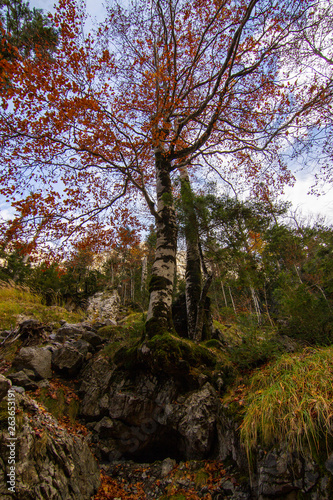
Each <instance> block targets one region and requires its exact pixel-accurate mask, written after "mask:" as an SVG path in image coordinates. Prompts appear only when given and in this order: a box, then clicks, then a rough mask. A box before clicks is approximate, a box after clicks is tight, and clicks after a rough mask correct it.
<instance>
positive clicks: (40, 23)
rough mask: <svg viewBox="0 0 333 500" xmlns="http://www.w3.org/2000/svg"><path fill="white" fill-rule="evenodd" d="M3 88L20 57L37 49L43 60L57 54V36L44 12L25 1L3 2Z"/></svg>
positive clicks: (0, 12) (0, 62)
mask: <svg viewBox="0 0 333 500" xmlns="http://www.w3.org/2000/svg"><path fill="white" fill-rule="evenodd" d="M0 39H1V45H0V88H2V87H8V85H9V82H10V79H11V73H12V71H14V68H15V64H16V63H17V60H18V59H19V58H20V56H23V57H28V56H29V55H31V54H32V53H33V52H35V51H36V50H38V51H39V52H41V53H42V54H43V55H44V57H45V56H46V55H51V54H52V52H54V51H55V49H56V46H57V41H58V34H57V32H56V30H55V29H54V27H53V26H52V25H51V23H50V19H49V18H48V17H47V16H45V15H44V14H43V12H42V10H41V9H32V10H31V9H30V8H29V4H28V2H26V3H25V2H23V1H22V0H0Z"/></svg>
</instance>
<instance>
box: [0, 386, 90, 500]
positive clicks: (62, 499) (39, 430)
mask: <svg viewBox="0 0 333 500" xmlns="http://www.w3.org/2000/svg"><path fill="white" fill-rule="evenodd" d="M16 405H17V408H18V409H19V410H20V415H21V416H20V423H19V426H20V428H19V432H17V434H16V437H17V439H16V441H15V443H14V445H12V448H10V449H9V448H8V443H9V436H8V434H7V431H4V432H3V433H2V434H1V435H0V497H1V498H4V499H5V498H12V496H8V493H9V492H8V489H7V487H8V484H7V478H8V476H7V475H8V473H9V472H10V469H9V467H10V465H9V464H8V453H9V452H10V453H11V456H12V457H15V466H14V469H13V470H14V473H15V490H16V491H15V495H14V496H15V498H20V499H24V500H44V499H46V498H47V499H48V500H69V499H71V500H90V499H91V497H92V496H93V495H94V494H95V493H96V491H97V489H98V487H99V484H100V472H99V468H98V464H97V462H96V460H95V459H94V457H93V455H92V453H91V451H90V449H89V446H88V444H87V442H86V440H85V439H84V438H82V437H78V436H75V435H72V434H69V433H68V432H67V430H65V429H64V428H62V427H59V425H58V423H57V421H56V420H55V419H54V418H53V417H52V416H51V415H50V414H48V413H46V412H41V411H40V410H39V407H38V405H37V404H36V402H35V401H33V400H32V399H31V398H29V397H27V396H25V395H23V396H22V395H19V394H17V395H16ZM22 411H23V413H22ZM30 414H32V415H33V420H32V422H30V420H31V416H30ZM12 443H13V442H12Z"/></svg>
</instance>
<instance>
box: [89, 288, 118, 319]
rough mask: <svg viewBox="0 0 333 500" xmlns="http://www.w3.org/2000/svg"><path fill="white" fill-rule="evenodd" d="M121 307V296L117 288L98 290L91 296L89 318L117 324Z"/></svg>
mask: <svg viewBox="0 0 333 500" xmlns="http://www.w3.org/2000/svg"><path fill="white" fill-rule="evenodd" d="M119 309H120V297H119V294H118V292H117V290H111V291H107V290H106V291H104V292H98V293H96V294H95V295H93V296H92V297H89V300H88V307H87V313H88V318H89V319H90V320H92V321H94V322H101V323H104V324H110V325H111V324H116V322H117V316H118V313H119Z"/></svg>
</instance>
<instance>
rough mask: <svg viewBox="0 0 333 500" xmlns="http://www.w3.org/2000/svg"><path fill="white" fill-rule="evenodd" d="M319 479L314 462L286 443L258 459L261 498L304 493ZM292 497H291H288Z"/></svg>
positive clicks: (262, 499)
mask: <svg viewBox="0 0 333 500" xmlns="http://www.w3.org/2000/svg"><path fill="white" fill-rule="evenodd" d="M318 479H319V473H318V470H317V467H316V466H315V464H314V463H313V462H312V461H311V460H310V459H309V458H305V457H304V456H302V455H300V454H299V453H296V452H291V451H289V450H288V449H287V446H286V445H281V446H280V447H279V448H278V449H273V450H271V451H269V452H268V453H267V454H266V455H265V456H264V457H263V458H262V459H261V460H259V461H258V491H259V497H260V498H261V500H264V499H265V498H266V497H271V496H278V495H287V494H290V495H291V493H295V498H296V497H297V492H300V491H301V492H303V493H306V492H308V491H309V490H311V489H312V488H313V487H314V486H315V484H316V483H317V481H318ZM290 498H292V497H290Z"/></svg>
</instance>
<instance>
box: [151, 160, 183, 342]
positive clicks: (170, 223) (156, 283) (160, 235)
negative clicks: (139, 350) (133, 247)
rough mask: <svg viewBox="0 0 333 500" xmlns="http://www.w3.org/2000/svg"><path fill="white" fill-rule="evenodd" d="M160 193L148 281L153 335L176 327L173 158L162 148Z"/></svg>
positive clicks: (158, 163) (157, 162)
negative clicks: (174, 310)
mask: <svg viewBox="0 0 333 500" xmlns="http://www.w3.org/2000/svg"><path fill="white" fill-rule="evenodd" d="M155 167H156V194H157V215H158V216H157V219H156V228H157V241H156V252H155V260H154V264H153V267H152V274H151V280H150V284H149V293H150V300H149V307H148V314H147V322H146V334H147V336H148V337H149V338H150V337H153V336H154V335H156V334H159V333H163V331H166V330H169V331H170V330H171V329H173V325H172V314H171V304H172V293H173V282H174V275H175V268H176V252H177V223H176V215H175V208H174V203H173V195H172V188H171V179H170V162H169V161H168V160H167V159H166V158H165V156H164V155H163V153H162V152H160V151H159V152H156V153H155Z"/></svg>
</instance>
